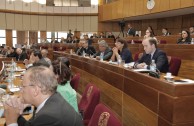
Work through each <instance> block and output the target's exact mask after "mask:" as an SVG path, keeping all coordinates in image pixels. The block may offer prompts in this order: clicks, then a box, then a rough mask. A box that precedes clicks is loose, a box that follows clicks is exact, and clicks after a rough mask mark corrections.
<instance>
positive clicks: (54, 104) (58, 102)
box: [18, 93, 83, 126]
mask: <svg viewBox="0 0 194 126" xmlns="http://www.w3.org/2000/svg"><path fill="white" fill-rule="evenodd" d="M18 125H19V126H83V124H82V120H81V117H80V115H79V114H78V113H77V112H75V110H74V109H73V107H71V105H70V104H69V103H67V101H65V100H64V99H63V97H62V96H61V95H60V94H59V93H54V94H53V95H52V96H51V97H50V98H49V99H48V100H47V101H46V103H45V105H44V106H43V107H42V109H40V111H39V112H38V113H36V115H35V116H33V117H32V118H31V119H30V120H29V121H26V120H25V119H24V118H23V117H22V116H20V117H19V118H18Z"/></svg>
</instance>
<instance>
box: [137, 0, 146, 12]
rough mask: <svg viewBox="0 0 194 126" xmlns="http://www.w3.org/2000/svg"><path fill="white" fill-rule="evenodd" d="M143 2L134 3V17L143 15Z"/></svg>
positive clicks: (140, 0) (141, 0) (138, 0)
mask: <svg viewBox="0 0 194 126" xmlns="http://www.w3.org/2000/svg"><path fill="white" fill-rule="evenodd" d="M144 6H145V5H144V1H143V0H137V1H136V3H135V7H136V9H135V14H136V15H143V13H144V12H143V10H144V9H143V8H144Z"/></svg>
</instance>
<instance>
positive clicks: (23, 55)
mask: <svg viewBox="0 0 194 126" xmlns="http://www.w3.org/2000/svg"><path fill="white" fill-rule="evenodd" d="M16 53H17V55H16V60H17V61H24V60H25V59H27V54H26V52H24V51H23V50H22V49H21V48H17V49H16Z"/></svg>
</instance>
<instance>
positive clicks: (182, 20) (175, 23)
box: [98, 14, 194, 35]
mask: <svg viewBox="0 0 194 126" xmlns="http://www.w3.org/2000/svg"><path fill="white" fill-rule="evenodd" d="M99 18H100V17H99ZM127 23H128V22H126V26H125V33H126V32H127V30H128V29H127ZM130 23H131V24H132V26H133V27H134V28H135V29H136V30H138V31H142V35H144V34H145V30H146V29H147V27H148V26H149V25H150V26H152V27H153V29H154V32H155V34H156V35H161V34H162V28H168V30H169V32H171V33H172V34H177V33H180V32H181V30H182V29H188V28H189V27H190V26H193V25H194V14H188V15H182V16H175V17H168V18H158V19H149V20H135V21H130ZM98 30H99V31H105V32H106V31H113V32H119V31H120V27H119V25H118V22H100V23H99V24H98Z"/></svg>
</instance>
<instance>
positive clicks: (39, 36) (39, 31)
mask: <svg viewBox="0 0 194 126" xmlns="http://www.w3.org/2000/svg"><path fill="white" fill-rule="evenodd" d="M40 42H41V40H40V31H38V43H40Z"/></svg>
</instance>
